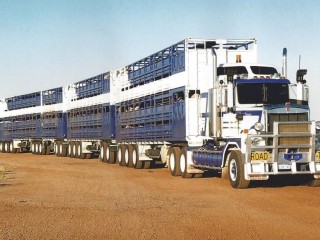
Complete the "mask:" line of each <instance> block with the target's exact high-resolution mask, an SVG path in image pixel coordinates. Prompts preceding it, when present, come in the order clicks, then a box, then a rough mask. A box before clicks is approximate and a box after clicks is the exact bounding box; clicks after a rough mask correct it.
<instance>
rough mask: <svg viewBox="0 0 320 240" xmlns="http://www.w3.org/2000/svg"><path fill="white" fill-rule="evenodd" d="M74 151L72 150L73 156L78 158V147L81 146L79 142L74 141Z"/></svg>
mask: <svg viewBox="0 0 320 240" xmlns="http://www.w3.org/2000/svg"><path fill="white" fill-rule="evenodd" d="M74 147H75V149H74V150H75V151H74V157H75V158H80V148H81V142H75V146H74Z"/></svg>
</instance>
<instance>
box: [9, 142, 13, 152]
mask: <svg viewBox="0 0 320 240" xmlns="http://www.w3.org/2000/svg"><path fill="white" fill-rule="evenodd" d="M9 146H10V152H12V151H13V143H10V145H9Z"/></svg>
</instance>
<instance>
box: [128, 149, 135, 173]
mask: <svg viewBox="0 0 320 240" xmlns="http://www.w3.org/2000/svg"><path fill="white" fill-rule="evenodd" d="M127 149H128V154H129V161H128V167H129V168H132V167H134V164H133V146H132V145H128V146H127Z"/></svg>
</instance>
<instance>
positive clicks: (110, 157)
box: [106, 144, 117, 164]
mask: <svg viewBox="0 0 320 240" xmlns="http://www.w3.org/2000/svg"><path fill="white" fill-rule="evenodd" d="M116 153H117V152H114V151H111V147H110V144H107V146H106V158H107V162H108V163H109V164H114V163H115V162H116Z"/></svg>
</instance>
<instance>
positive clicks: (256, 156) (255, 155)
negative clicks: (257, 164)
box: [251, 152, 270, 161]
mask: <svg viewBox="0 0 320 240" xmlns="http://www.w3.org/2000/svg"><path fill="white" fill-rule="evenodd" d="M251 160H252V161H255V160H258V161H259V160H265V161H269V160H270V153H269V152H252V153H251Z"/></svg>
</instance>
